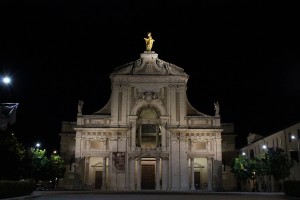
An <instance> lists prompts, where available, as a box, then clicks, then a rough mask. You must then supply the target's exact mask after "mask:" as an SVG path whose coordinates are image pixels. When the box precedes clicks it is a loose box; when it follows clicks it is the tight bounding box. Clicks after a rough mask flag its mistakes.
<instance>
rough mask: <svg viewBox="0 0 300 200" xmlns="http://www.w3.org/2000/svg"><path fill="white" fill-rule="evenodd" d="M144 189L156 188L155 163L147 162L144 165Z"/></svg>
mask: <svg viewBox="0 0 300 200" xmlns="http://www.w3.org/2000/svg"><path fill="white" fill-rule="evenodd" d="M141 188H142V189H148V190H152V189H153V190H154V189H155V165H154V164H145V165H142V184H141Z"/></svg>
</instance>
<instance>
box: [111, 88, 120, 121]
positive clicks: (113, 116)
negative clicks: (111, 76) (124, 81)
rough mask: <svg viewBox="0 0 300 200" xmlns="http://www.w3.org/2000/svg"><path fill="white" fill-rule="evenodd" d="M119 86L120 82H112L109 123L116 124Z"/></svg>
mask: <svg viewBox="0 0 300 200" xmlns="http://www.w3.org/2000/svg"><path fill="white" fill-rule="evenodd" d="M119 87H120V84H116V83H112V92H111V95H112V97H111V99H112V101H111V105H113V106H111V119H112V120H111V123H112V125H117V124H118V116H119V112H118V111H119V107H118V106H119V102H118V101H119Z"/></svg>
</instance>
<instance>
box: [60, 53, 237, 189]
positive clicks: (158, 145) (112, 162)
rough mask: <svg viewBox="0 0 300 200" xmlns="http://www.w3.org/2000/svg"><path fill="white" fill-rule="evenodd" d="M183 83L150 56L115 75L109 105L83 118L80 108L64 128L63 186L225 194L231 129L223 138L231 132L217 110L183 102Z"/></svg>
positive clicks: (182, 76)
mask: <svg viewBox="0 0 300 200" xmlns="http://www.w3.org/2000/svg"><path fill="white" fill-rule="evenodd" d="M188 78H189V76H188V75H187V74H186V73H185V72H184V70H183V69H182V68H180V67H178V66H176V65H173V64H171V63H168V62H165V61H163V60H161V59H159V58H158V54H156V53H155V52H154V51H145V52H144V53H141V54H140V58H139V59H138V60H136V61H133V62H130V63H127V64H125V65H122V66H120V67H118V68H116V69H115V71H114V72H112V73H111V74H110V79H111V89H112V92H111V97H110V100H109V101H108V102H107V104H106V105H105V106H104V107H103V108H102V109H100V110H98V111H96V112H94V113H92V114H89V115H84V114H82V111H81V107H82V105H83V102H82V101H80V103H79V104H78V114H77V122H63V123H62V130H61V133H60V137H61V148H60V154H61V156H62V157H63V158H64V160H65V162H66V167H67V172H66V174H65V177H64V179H63V180H62V181H61V182H60V185H61V187H65V188H69V189H91V190H97V189H99V190H130V191H135V190H147V189H150V190H197V189H199V190H206V191H213V190H214V191H216V190H223V189H224V186H223V183H225V184H228V183H229V182H228V183H226V180H227V181H228V180H229V178H228V177H229V176H227V178H224V174H225V176H226V170H224V168H225V167H224V163H222V154H224V151H232V150H234V132H233V129H232V131H229V132H227V133H226V130H229V129H230V128H232V125H230V124H229V126H230V128H229V129H228V124H227V126H226V125H224V124H222V123H221V118H220V115H219V105H218V103H215V114H214V115H212V116H211V115H207V114H204V113H201V112H199V111H198V110H196V109H195V108H194V107H193V106H192V105H191V104H190V103H189V100H188V98H187V94H186V92H187V82H188ZM212 107H213V106H212ZM225 129H226V130H225ZM230 130H231V129H230ZM222 140H225V143H226V144H227V145H225V146H224V144H225V143H224V144H223V145H222ZM222 148H223V149H222ZM226 149H227V150H226ZM227 172H228V169H227ZM227 186H228V185H227ZM225 187H226V186H225ZM233 187H234V186H233Z"/></svg>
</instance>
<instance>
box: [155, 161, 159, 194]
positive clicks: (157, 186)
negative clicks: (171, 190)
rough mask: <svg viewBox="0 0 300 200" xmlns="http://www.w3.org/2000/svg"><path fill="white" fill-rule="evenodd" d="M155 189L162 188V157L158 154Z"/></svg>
mask: <svg viewBox="0 0 300 200" xmlns="http://www.w3.org/2000/svg"><path fill="white" fill-rule="evenodd" d="M155 172H156V173H155V190H160V157H159V156H156V170H155Z"/></svg>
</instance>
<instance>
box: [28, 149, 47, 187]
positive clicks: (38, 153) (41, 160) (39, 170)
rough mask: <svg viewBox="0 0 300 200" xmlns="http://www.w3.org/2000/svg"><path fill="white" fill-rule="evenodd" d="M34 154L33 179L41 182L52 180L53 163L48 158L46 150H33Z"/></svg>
mask: <svg viewBox="0 0 300 200" xmlns="http://www.w3.org/2000/svg"><path fill="white" fill-rule="evenodd" d="M31 152H32V172H31V173H32V178H33V179H34V180H35V181H36V182H37V181H39V180H49V179H50V169H51V162H50V161H49V159H48V158H47V156H46V150H45V149H44V150H41V149H34V148H32V149H31Z"/></svg>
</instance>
